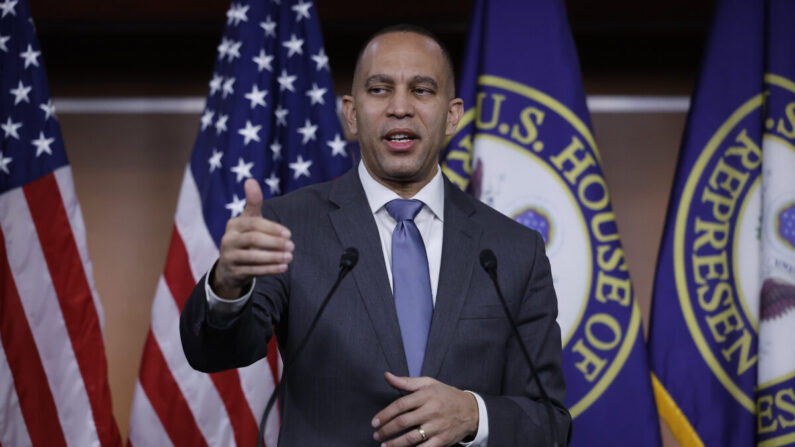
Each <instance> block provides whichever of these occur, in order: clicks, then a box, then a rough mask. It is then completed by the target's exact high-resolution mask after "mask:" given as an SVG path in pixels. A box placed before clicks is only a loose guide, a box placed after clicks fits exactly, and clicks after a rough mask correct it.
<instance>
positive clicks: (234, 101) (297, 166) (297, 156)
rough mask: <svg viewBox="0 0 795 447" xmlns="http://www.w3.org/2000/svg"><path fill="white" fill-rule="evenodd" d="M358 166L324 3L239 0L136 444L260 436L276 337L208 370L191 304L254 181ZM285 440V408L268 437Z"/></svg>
mask: <svg viewBox="0 0 795 447" xmlns="http://www.w3.org/2000/svg"><path fill="white" fill-rule="evenodd" d="M350 166H351V157H350V155H349V154H348V153H347V152H346V146H345V141H344V139H343V135H342V131H341V128H340V123H339V121H338V119H337V116H336V114H335V97H334V94H333V91H332V87H331V74H330V72H329V65H328V58H327V57H326V54H325V50H324V48H323V41H322V36H321V33H320V27H319V23H318V18H317V12H316V11H315V8H314V5H313V4H312V3H311V2H307V1H304V0H299V1H297V2H296V1H288V0H282V1H281V2H271V1H254V0H253V1H250V2H245V1H244V2H239V3H238V2H233V3H232V4H231V6H230V8H229V11H228V12H227V25H226V30H225V32H224V35H223V38H222V40H221V44H220V45H219V46H218V60H217V62H216V66H215V71H214V73H213V77H212V80H211V81H210V93H209V95H208V96H207V103H206V106H205V110H204V113H203V114H202V117H201V125H200V129H199V134H198V137H197V138H196V144H195V146H194V148H193V155H192V156H191V160H190V162H189V163H188V166H187V168H186V170H185V176H184V178H183V183H182V189H181V191H180V196H179V201H178V204H177V211H176V216H175V218H174V230H173V233H172V238H171V245H170V247H169V251H168V257H167V259H166V266H165V269H164V271H163V275H162V276H161V278H160V281H159V283H158V287H157V292H156V295H155V300H154V304H153V308H152V325H151V330H150V332H149V334H148V336H147V340H146V345H145V347H144V355H143V360H142V364H141V372H140V376H139V380H138V383H137V384H136V388H135V397H134V402H133V409H132V415H131V420H130V437H129V441H130V444H133V445H135V446H140V447H144V446H154V445H157V446H166V445H176V446H179V445H184V446H202V445H210V446H232V445H238V446H253V445H255V442H256V439H257V425H258V422H259V419H260V417H261V415H262V412H263V410H264V407H265V403H266V400H267V399H268V396H269V395H270V393H271V391H272V390H273V385H274V382H275V381H276V380H277V378H278V371H279V360H278V354H277V352H276V345H275V343H271V345H270V348H271V349H270V354H269V357H268V358H267V359H263V360H261V361H258V362H256V363H254V364H253V365H250V366H248V367H246V368H241V369H238V370H232V371H226V372H222V373H216V374H204V373H200V372H197V371H194V370H193V369H191V367H190V366H189V365H188V363H187V360H186V359H185V356H184V354H183V352H182V345H181V343H180V338H179V313H180V311H181V309H182V307H183V306H184V304H185V301H186V300H187V298H188V295H189V294H190V291H191V290H192V289H193V285H194V284H195V283H196V281H197V280H198V279H199V278H200V277H201V276H202V275H203V274H204V273H205V272H206V271H207V270H208V269H209V267H210V265H211V264H212V262H213V261H214V260H215V259H216V257H217V256H218V246H219V245H220V240H221V236H222V235H223V232H224V228H225V225H226V221H227V220H229V218H231V217H235V216H237V215H238V214H240V213H241V212H242V211H243V208H244V207H245V203H246V202H245V194H244V192H243V182H244V181H245V180H246V179H248V178H254V179H256V180H258V181H259V182H260V186H261V187H262V188H263V193H264V194H265V197H266V198H267V197H270V196H274V195H278V194H282V193H285V192H288V191H291V190H293V189H296V188H299V187H301V186H304V185H308V184H311V183H315V182H318V181H322V180H328V179H331V178H333V177H336V176H338V175H340V174H342V173H343V172H344V171H345V170H347V169H348V168H350ZM277 437H278V414H277V412H273V413H271V417H270V420H269V421H268V424H267V427H266V432H265V440H266V444H267V445H269V446H275V445H276V439H277Z"/></svg>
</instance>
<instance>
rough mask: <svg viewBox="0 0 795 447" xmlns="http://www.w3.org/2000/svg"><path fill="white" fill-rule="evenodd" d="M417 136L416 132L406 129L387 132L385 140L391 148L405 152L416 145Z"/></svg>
mask: <svg viewBox="0 0 795 447" xmlns="http://www.w3.org/2000/svg"><path fill="white" fill-rule="evenodd" d="M417 139H418V138H417V135H416V134H415V133H414V132H411V131H408V130H405V129H395V130H391V131H389V132H387V134H386V135H385V136H384V140H385V141H386V142H387V144H388V145H389V147H391V148H392V149H396V150H405V149H408V148H410V147H411V146H413V145H414V141H416V140H417Z"/></svg>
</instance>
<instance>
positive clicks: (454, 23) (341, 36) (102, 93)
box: [30, 0, 713, 446]
mask: <svg viewBox="0 0 795 447" xmlns="http://www.w3.org/2000/svg"><path fill="white" fill-rule="evenodd" d="M30 1H31V7H32V11H33V16H34V19H35V21H36V25H37V30H38V33H39V38H40V41H41V47H42V52H43V58H44V61H45V64H46V67H47V70H48V74H49V80H50V86H51V91H52V94H53V97H54V98H55V99H54V102H55V105H56V108H58V106H59V98H64V97H70V98H83V99H86V98H108V97H141V96H146V97H187V96H191V97H204V95H206V93H207V83H208V81H209V79H210V76H211V73H212V68H213V63H214V61H215V58H216V46H217V45H218V43H219V42H220V39H221V33H222V31H223V27H224V23H225V18H226V16H225V13H226V9H227V7H228V1H226V0H213V1H188V0H168V1H162V0H158V1H155V0H137V1H132V0H126V1H106V2H100V1H96V0H70V1H68V2H64V1H58V0H30ZM263 1H266V0H263ZM712 3H713V2H711V1H702V2H688V1H685V0H670V1H667V2H637V1H629V0H613V1H608V2H593V1H588V0H570V1H567V2H566V4H567V8H568V11H569V17H570V22H571V26H572V31H573V34H574V38H575V42H576V45H577V48H578V52H579V57H580V63H581V67H582V71H583V78H584V83H585V90H586V93H587V94H588V95H632V97H636V96H637V95H662V96H667V97H668V96H676V97H681V96H686V95H689V94H690V93H691V90H692V88H693V84H694V81H695V77H696V73H697V70H698V66H699V60H700V57H701V50H702V47H703V44H704V37H705V34H706V31H707V28H708V23H709V16H710V12H711V8H712ZM315 7H316V11H317V13H318V14H319V17H320V19H321V26H322V29H323V33H324V39H325V45H326V52H327V54H328V55H329V57H330V61H331V67H332V71H333V73H334V80H335V85H336V94H337V95H341V94H343V93H346V92H347V91H348V89H349V85H350V79H351V73H352V68H353V62H354V57H355V53H356V50H357V49H358V47H359V46H360V45H361V44H362V42H364V41H365V40H366V39H367V37H368V36H369V35H370V34H371V33H372V32H374V31H375V30H377V29H379V28H381V27H382V26H385V25H389V24H394V23H400V22H411V23H417V24H420V25H423V26H426V27H428V28H430V29H431V30H432V31H434V32H435V33H437V34H438V35H439V36H440V37H441V38H442V40H444V41H445V42H446V43H447V45H448V46H449V47H450V49H451V51H452V53H453V56H454V58H455V59H456V60H455V62H456V64H458V63H460V60H461V56H462V53H463V50H464V48H463V46H464V42H465V38H466V33H467V27H468V19H469V14H470V9H471V3H470V2H468V1H464V2H461V1H452V0H438V1H428V0H422V1H420V0H406V1H402V2H395V3H394V4H382V3H379V2H372V1H364V0H340V1H325V2H323V1H321V2H318V3H317V4H316V6H315ZM528 26H532V18H528ZM198 118H199V115H198V113H187V114H162V113H161V114H157V113H140V114H107V113H95V114H88V113H79V112H69V111H66V112H61V111H59V120H60V123H61V127H62V130H63V134H64V139H65V143H66V148H67V153H68V155H69V158H70V161H71V164H72V167H73V170H74V177H75V186H76V189H77V194H78V197H79V199H80V201H81V204H82V207H83V213H84V217H85V220H86V228H87V234H88V245H89V250H90V253H91V257H92V261H93V264H94V272H95V278H96V285H97V289H98V291H99V294H100V297H101V300H102V302H103V306H104V311H105V316H106V333H105V338H106V346H107V350H108V362H109V370H110V380H111V388H112V393H113V400H114V402H113V403H114V412H115V415H116V418H117V421H118V423H119V425H120V428H121V430H122V434H123V435H124V436H126V433H127V430H128V423H129V412H130V405H131V400H132V393H133V386H134V384H135V380H136V378H137V375H138V367H139V363H140V355H141V351H142V348H143V344H144V338H145V334H146V331H147V329H148V327H149V317H150V315H149V312H150V307H151V301H152V298H153V297H154V291H155V285H156V282H157V278H158V276H159V275H160V272H161V271H162V267H163V264H164V260H165V255H166V248H167V245H168V238H169V236H170V232H171V228H172V220H173V213H174V210H175V205H176V199H177V193H178V188H179V185H180V182H181V179H182V174H183V170H184V166H185V163H186V162H187V160H188V157H189V155H190V151H191V148H192V146H193V140H194V138H195V136H196V131H197V129H198ZM592 121H593V126H594V131H595V135H596V138H597V143H598V144H599V147H600V152H601V154H602V159H603V160H602V161H603V168H604V171H605V176H606V178H607V181H608V184H609V187H610V192H611V195H612V201H613V207H614V209H615V212H616V216H617V219H618V224H619V228H620V230H621V235H622V241H623V243H624V247H625V249H626V252H627V258H628V261H629V267H630V272H631V275H632V278H633V282H634V286H635V292H636V296H637V298H638V302H639V304H640V307H641V309H642V310H643V315H644V323H645V324H646V326H647V327H648V315H649V309H650V303H651V287H652V281H653V274H654V265H655V260H656V254H657V248H658V244H659V239H660V235H661V232H662V226H663V221H664V218H665V208H666V205H667V201H668V194H669V189H670V185H671V182H672V179H673V171H674V165H675V162H676V156H677V153H678V146H679V140H680V138H681V134H682V130H683V127H684V121H685V113H684V110H682V109H680V110H678V111H675V112H673V113H670V112H668V113H662V112H652V113H649V112H644V113H640V112H632V111H626V110H625V111H623V112H615V111H597V112H595V113H593V114H592ZM665 436H666V440H665V442H666V445H668V446H673V445H677V444H676V443H675V441H673V440H672V438H671V437H670V434H668V433H666V435H665Z"/></svg>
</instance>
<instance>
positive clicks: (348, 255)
mask: <svg viewBox="0 0 795 447" xmlns="http://www.w3.org/2000/svg"><path fill="white" fill-rule="evenodd" d="M358 261H359V250H357V249H356V247H348V248H346V249H345V251H344V252H343V253H342V256H341V257H340V271H339V273H338V274H337V280H336V281H334V285H333V286H331V290H329V292H328V295H326V298H325V299H324V300H323V303H321V304H320V309H318V311H317V314H315V318H314V319H313V320H312V323H311V324H310V325H309V329H308V330H307V331H306V335H304V338H303V339H301V343H299V344H298V347H297V348H296V349H295V352H294V353H293V355H292V360H291V361H290V363H288V364H287V365H285V367H284V370H283V371H282V378H281V380H280V381H279V383H278V384H277V385H276V388H274V389H273V392H272V393H271V397H270V398H269V399H268V404H267V405H266V406H265V412H264V413H263V414H262V418H261V419H260V421H259V432H258V434H257V447H263V446H264V435H265V423H266V421H267V420H268V415H269V414H270V412H271V410H272V409H273V404H275V403H276V399H277V398H278V397H279V394H281V390H282V388H284V386H283V384H284V382H286V381H287V375H288V373H289V372H290V370H291V369H292V366H293V365H294V364H295V360H296V359H297V358H298V355H299V354H300V353H301V351H303V350H304V347H305V346H306V343H307V341H309V336H310V335H311V334H312V332H313V331H314V330H315V326H316V325H317V322H318V320H320V316H321V315H322V314H323V311H324V310H325V309H326V305H327V304H328V303H329V301H330V300H331V296H332V295H334V292H336V291H337V287H339V285H340V283H341V282H342V279H343V278H345V275H347V274H348V273H350V271H351V270H353V268H354V267H356V263H357V262H358Z"/></svg>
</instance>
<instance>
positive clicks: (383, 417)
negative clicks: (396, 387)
mask: <svg viewBox="0 0 795 447" xmlns="http://www.w3.org/2000/svg"><path fill="white" fill-rule="evenodd" d="M422 402H423V400H422V396H418V395H416V394H414V393H412V394H409V395H407V396H403V397H401V398H399V399H397V400H395V401H394V402H392V403H391V404H389V405H387V407H386V408H384V409H383V410H381V411H379V412H378V414H376V415H375V416H374V417H373V420H372V421H370V424H372V426H373V428H379V427H380V426H382V425H386V424H388V423H389V421H391V420H392V419H394V418H396V417H398V416H399V415H401V414H403V413H406V412H409V411H412V410H414V409H416V408H418V407H420V406H421V405H422Z"/></svg>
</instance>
